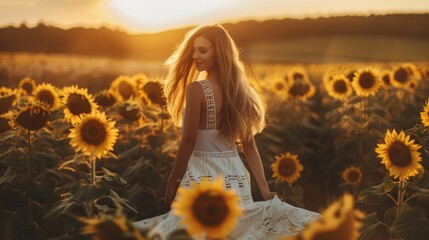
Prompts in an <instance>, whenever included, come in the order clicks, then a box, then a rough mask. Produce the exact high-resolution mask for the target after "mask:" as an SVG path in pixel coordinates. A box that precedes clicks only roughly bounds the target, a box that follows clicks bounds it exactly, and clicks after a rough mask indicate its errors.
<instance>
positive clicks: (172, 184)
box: [165, 176, 180, 205]
mask: <svg viewBox="0 0 429 240" xmlns="http://www.w3.org/2000/svg"><path fill="white" fill-rule="evenodd" d="M179 186H180V180H176V181H174V180H173V178H171V176H170V177H169V178H168V181H167V189H166V190H165V198H167V202H168V204H169V205H171V203H172V202H173V200H174V197H175V196H176V192H177V189H178V188H179Z"/></svg>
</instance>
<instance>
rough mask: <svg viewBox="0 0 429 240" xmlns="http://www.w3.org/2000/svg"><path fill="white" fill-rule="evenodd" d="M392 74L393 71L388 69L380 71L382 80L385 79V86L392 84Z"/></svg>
mask: <svg viewBox="0 0 429 240" xmlns="http://www.w3.org/2000/svg"><path fill="white" fill-rule="evenodd" d="M391 74H392V71H390V70H387V69H385V70H382V71H381V72H380V76H381V80H382V81H383V83H384V86H390V85H392V84H391V81H390V75H391Z"/></svg>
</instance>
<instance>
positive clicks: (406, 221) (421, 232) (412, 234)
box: [392, 207, 429, 240]
mask: <svg viewBox="0 0 429 240" xmlns="http://www.w3.org/2000/svg"><path fill="white" fill-rule="evenodd" d="M392 230H393V232H394V234H395V236H396V237H402V238H403V239H413V240H414V239H415V240H423V239H427V236H428V235H429V220H428V219H427V218H426V216H425V210H424V209H421V208H418V207H415V208H408V209H404V210H403V211H402V212H401V214H400V215H399V217H398V218H397V219H396V221H395V222H394V223H393V225H392Z"/></svg>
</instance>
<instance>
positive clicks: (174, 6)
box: [108, 0, 230, 32]
mask: <svg viewBox="0 0 429 240" xmlns="http://www.w3.org/2000/svg"><path fill="white" fill-rule="evenodd" d="M229 6H230V3H229V0H217V1H194V0H157V1H140V0H128V1H123V0H110V2H109V3H108V7H109V9H110V10H111V11H112V13H113V14H115V15H116V16H115V17H117V18H119V19H120V20H121V21H123V22H124V24H126V25H127V26H130V28H134V29H145V30H146V31H147V32H151V31H152V32H154V31H159V30H160V29H166V28H175V27H182V26H186V25H193V24H195V22H199V23H210V22H212V21H213V15H209V14H207V13H208V12H217V11H219V12H222V11H223V10H224V9H227V8H228V7H229ZM205 15H206V16H205Z"/></svg>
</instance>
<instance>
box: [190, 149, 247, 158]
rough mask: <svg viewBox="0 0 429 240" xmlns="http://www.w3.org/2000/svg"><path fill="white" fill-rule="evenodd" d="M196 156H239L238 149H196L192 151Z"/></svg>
mask: <svg viewBox="0 0 429 240" xmlns="http://www.w3.org/2000/svg"><path fill="white" fill-rule="evenodd" d="M192 156H194V157H206V158H233V157H239V155H238V152H237V150H231V151H225V152H200V151H194V152H193V153H192Z"/></svg>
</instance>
